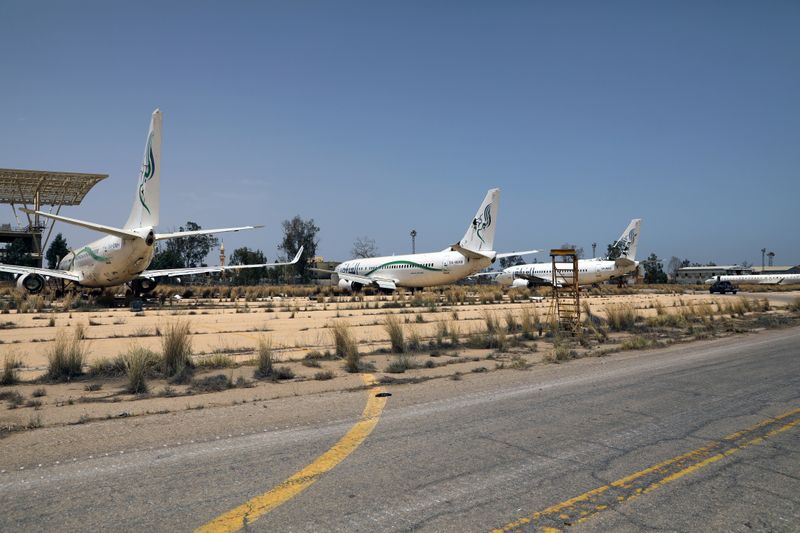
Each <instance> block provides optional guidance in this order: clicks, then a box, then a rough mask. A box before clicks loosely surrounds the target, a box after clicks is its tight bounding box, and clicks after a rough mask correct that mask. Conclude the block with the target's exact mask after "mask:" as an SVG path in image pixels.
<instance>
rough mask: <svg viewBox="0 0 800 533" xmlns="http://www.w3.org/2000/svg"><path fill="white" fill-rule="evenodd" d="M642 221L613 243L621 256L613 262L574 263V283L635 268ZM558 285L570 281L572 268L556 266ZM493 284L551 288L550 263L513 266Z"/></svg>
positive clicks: (586, 261)
mask: <svg viewBox="0 0 800 533" xmlns="http://www.w3.org/2000/svg"><path fill="white" fill-rule="evenodd" d="M641 224H642V219H640V218H634V219H633V220H631V223H630V224H628V227H627V228H626V229H625V231H624V232H622V235H620V237H619V239H617V241H616V242H615V243H614V244H615V246H616V247H617V249H619V250H620V251H621V252H622V253H621V255H620V257H618V258H617V259H605V258H604V259H580V260H578V284H579V285H590V284H592V283H599V282H601V281H605V280H608V279H611V278H616V277H620V276H624V275H625V274H628V273H629V272H633V271H634V270H636V268H637V267H638V266H639V262H638V261H636V247H637V246H638V244H639V230H640V228H641ZM556 269H557V278H556V280H557V281H556V283H557V284H558V285H566V284H568V283H570V282H571V281H572V265H571V264H569V263H557V264H556ZM495 281H496V282H497V283H500V284H503V285H510V286H512V287H533V286H535V285H552V283H553V265H552V263H530V264H527V265H516V266H512V267H508V268H506V269H505V270H503V271H502V272H501V273H500V274H498V275H497V277H496V278H495Z"/></svg>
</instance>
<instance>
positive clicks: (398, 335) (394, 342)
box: [383, 314, 406, 353]
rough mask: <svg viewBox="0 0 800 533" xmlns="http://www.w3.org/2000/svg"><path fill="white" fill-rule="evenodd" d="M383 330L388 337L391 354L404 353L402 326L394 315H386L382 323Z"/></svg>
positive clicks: (404, 344)
mask: <svg viewBox="0 0 800 533" xmlns="http://www.w3.org/2000/svg"><path fill="white" fill-rule="evenodd" d="M383 329H385V330H386V334H387V335H389V344H390V345H391V350H392V353H403V352H405V351H406V342H405V338H404V335H403V324H402V323H401V322H400V320H399V319H398V318H397V316H396V315H393V314H392V315H388V316H387V317H386V318H385V319H384V321H383Z"/></svg>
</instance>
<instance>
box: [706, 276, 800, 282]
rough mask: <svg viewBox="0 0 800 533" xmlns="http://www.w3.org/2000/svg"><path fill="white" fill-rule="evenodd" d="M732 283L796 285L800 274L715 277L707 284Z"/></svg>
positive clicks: (799, 280) (799, 279) (708, 280)
mask: <svg viewBox="0 0 800 533" xmlns="http://www.w3.org/2000/svg"><path fill="white" fill-rule="evenodd" d="M715 281H730V282H731V283H752V284H759V285H795V284H798V283H800V274H741V275H731V276H714V277H713V278H709V279H707V280H706V283H714V282H715Z"/></svg>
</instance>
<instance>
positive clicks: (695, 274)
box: [675, 265, 754, 284]
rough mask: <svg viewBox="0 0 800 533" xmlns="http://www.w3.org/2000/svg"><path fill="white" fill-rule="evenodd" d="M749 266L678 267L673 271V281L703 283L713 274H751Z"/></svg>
mask: <svg viewBox="0 0 800 533" xmlns="http://www.w3.org/2000/svg"><path fill="white" fill-rule="evenodd" d="M752 270H753V269H752V268H751V267H743V266H740V265H728V266H724V265H714V266H692V267H683V268H679V269H678V270H677V271H676V272H675V283H682V284H695V283H704V282H705V281H706V280H707V279H708V278H713V277H715V276H735V275H739V274H751V273H754V272H752Z"/></svg>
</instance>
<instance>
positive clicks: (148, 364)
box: [124, 346, 159, 394]
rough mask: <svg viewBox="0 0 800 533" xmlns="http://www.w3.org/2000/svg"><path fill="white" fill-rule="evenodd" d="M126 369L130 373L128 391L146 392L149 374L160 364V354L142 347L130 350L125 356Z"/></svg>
mask: <svg viewBox="0 0 800 533" xmlns="http://www.w3.org/2000/svg"><path fill="white" fill-rule="evenodd" d="M124 361H125V370H126V372H127V375H128V387H127V391H128V392H129V393H131V394H144V393H146V392H147V391H148V386H147V375H148V373H151V372H153V371H154V370H155V368H157V367H158V365H159V357H158V354H156V353H155V352H153V351H152V350H148V349H147V348H142V347H138V346H137V347H134V348H131V349H130V350H128V353H127V354H125V356H124Z"/></svg>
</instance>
